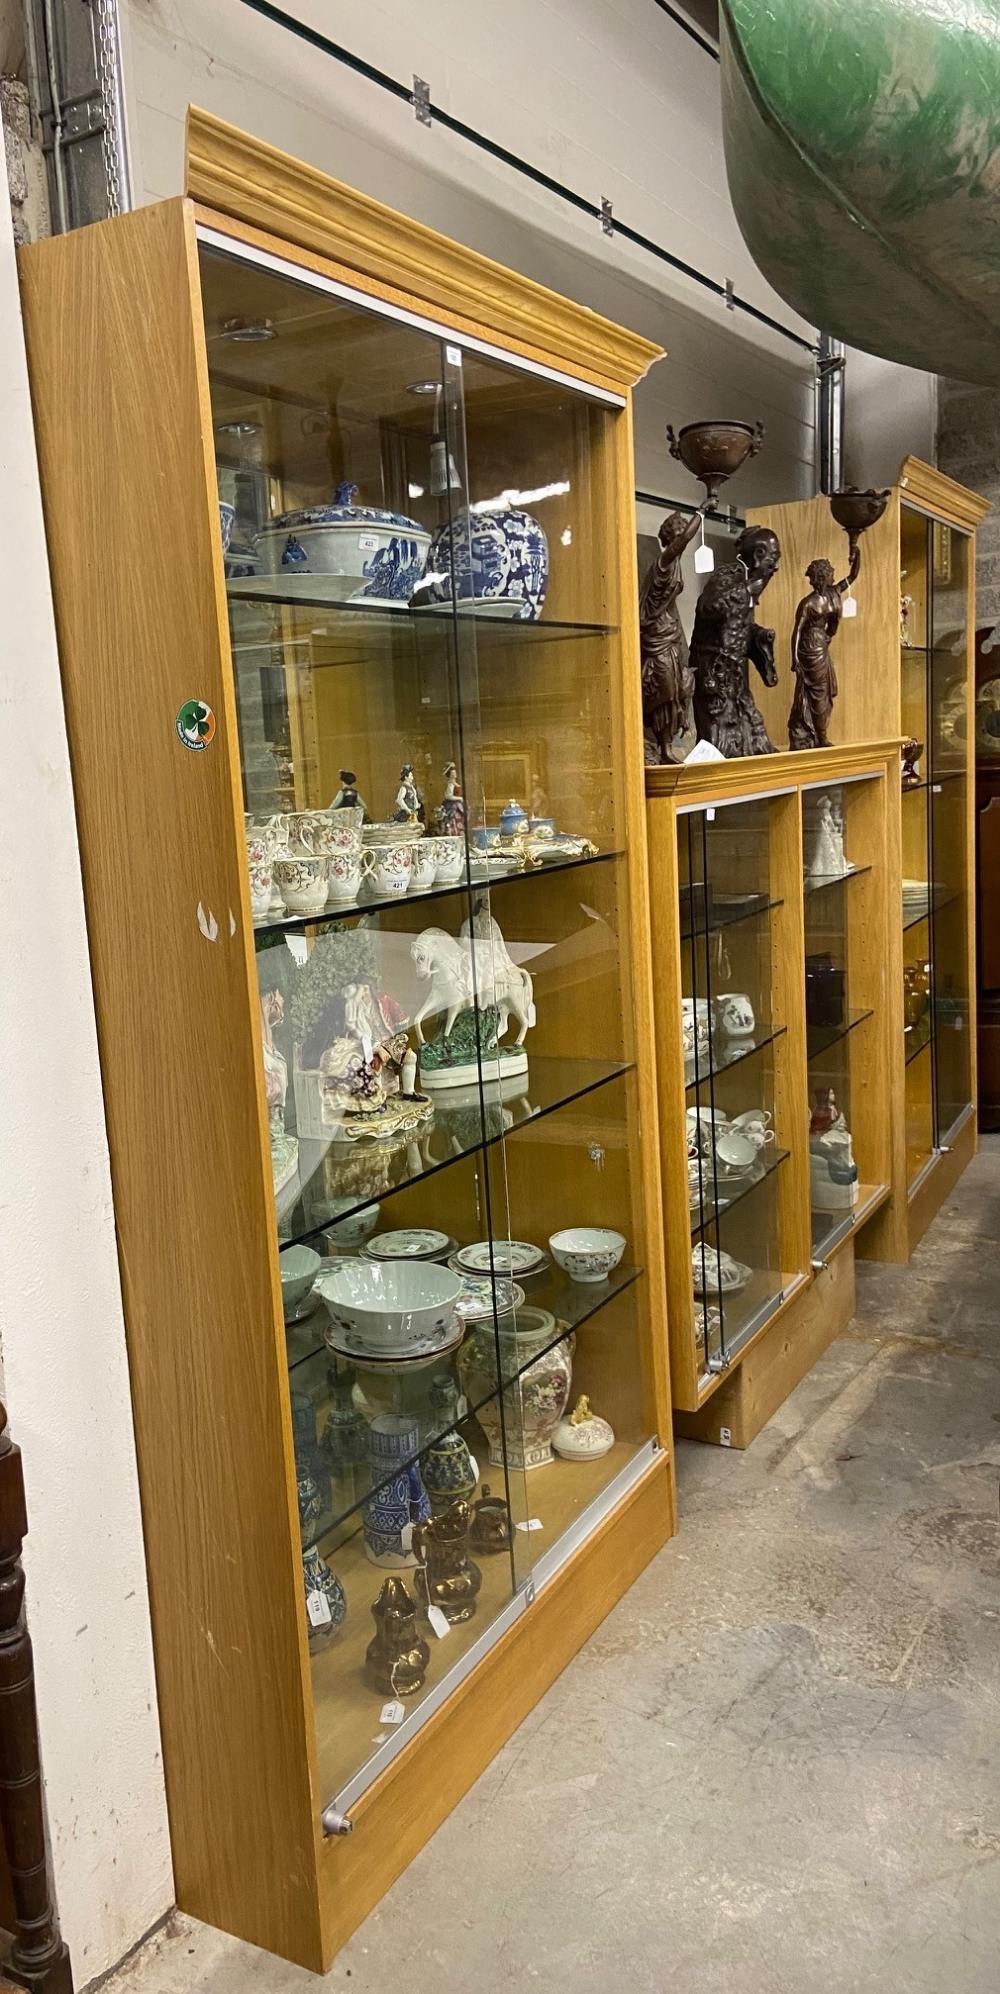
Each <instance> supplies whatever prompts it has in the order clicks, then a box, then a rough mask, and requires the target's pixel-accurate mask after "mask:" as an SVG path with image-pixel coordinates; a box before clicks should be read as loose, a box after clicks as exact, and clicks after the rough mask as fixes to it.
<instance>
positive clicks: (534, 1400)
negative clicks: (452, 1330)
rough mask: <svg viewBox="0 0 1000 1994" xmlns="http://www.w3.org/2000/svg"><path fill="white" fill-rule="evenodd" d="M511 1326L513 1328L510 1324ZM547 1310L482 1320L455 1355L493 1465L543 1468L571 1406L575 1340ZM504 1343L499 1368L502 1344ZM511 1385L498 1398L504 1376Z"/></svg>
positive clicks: (530, 1309) (525, 1309) (523, 1310)
mask: <svg viewBox="0 0 1000 1994" xmlns="http://www.w3.org/2000/svg"><path fill="white" fill-rule="evenodd" d="M508 1324H509V1326H508ZM558 1338H559V1330H558V1327H557V1325H556V1319H555V1317H554V1315H552V1313H551V1311H550V1310H548V1309H542V1308H535V1307H533V1306H528V1307H525V1306H523V1305H522V1307H520V1308H519V1309H518V1310H517V1313H516V1315H514V1316H511V1317H508V1318H506V1319H505V1320H502V1321H501V1324H500V1327H499V1330H497V1329H495V1328H494V1324H493V1323H492V1321H491V1322H488V1323H485V1324H477V1325H476V1326H475V1327H474V1328H472V1329H471V1330H470V1331H469V1333H468V1335H467V1336H466V1339H465V1342H464V1343H463V1344H462V1347H461V1349H460V1351H459V1353H458V1357H457V1359H456V1362H457V1366H458V1375H459V1377H460V1379H461V1381H462V1387H463V1390H464V1392H465V1394H466V1397H467V1398H468V1399H469V1401H470V1403H471V1404H473V1405H475V1406H476V1407H477V1408H478V1410H477V1413H476V1418H477V1419H478V1421H479V1424H480V1426H481V1427H482V1429H483V1432H484V1433H485V1435H486V1438H487V1441H488V1443H489V1450H490V1463H491V1466H493V1467H494V1468H503V1467H504V1465H505V1464H506V1465H508V1466H509V1467H512V1468H517V1469H527V1468H542V1467H544V1466H545V1465H546V1463H547V1462H549V1461H551V1459H552V1435H553V1433H554V1432H555V1430H556V1427H557V1426H558V1424H559V1421H560V1420H561V1418H562V1416H563V1413H564V1412H565V1410H566V1405H567V1402H568V1399H569V1392H570V1385H571V1383H572V1379H573V1338H572V1336H565V1337H563V1338H562V1339H561V1340H555V1339H558ZM498 1343H499V1347H500V1358H499V1371H498V1359H497V1345H498ZM501 1375H502V1377H503V1378H504V1379H510V1380H511V1383H510V1384H509V1385H508V1386H507V1388H506V1390H505V1391H504V1393H503V1417H502V1418H501V1404H500V1397H499V1390H500V1378H501Z"/></svg>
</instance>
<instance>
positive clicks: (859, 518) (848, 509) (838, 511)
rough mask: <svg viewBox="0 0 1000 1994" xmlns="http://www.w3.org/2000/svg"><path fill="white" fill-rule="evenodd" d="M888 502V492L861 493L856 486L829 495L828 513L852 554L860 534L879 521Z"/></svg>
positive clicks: (869, 491)
mask: <svg viewBox="0 0 1000 1994" xmlns="http://www.w3.org/2000/svg"><path fill="white" fill-rule="evenodd" d="M888 502H889V494H888V492H877V491H873V490H868V491H864V492H862V491H859V490H858V487H857V485H847V486H846V487H845V489H844V490H843V491H842V492H832V493H831V495H830V511H831V512H832V514H833V516H834V519H835V520H836V522H837V525H838V526H842V527H843V529H844V532H845V533H846V535H847V541H848V546H849V547H850V550H851V553H852V554H853V552H854V549H855V547H856V546H857V544H858V541H859V540H860V538H861V535H862V533H867V531H868V528H869V527H870V526H874V525H875V524H876V522H877V521H878V520H880V519H881V517H882V514H883V513H884V511H885V509H886V506H887V504H888Z"/></svg>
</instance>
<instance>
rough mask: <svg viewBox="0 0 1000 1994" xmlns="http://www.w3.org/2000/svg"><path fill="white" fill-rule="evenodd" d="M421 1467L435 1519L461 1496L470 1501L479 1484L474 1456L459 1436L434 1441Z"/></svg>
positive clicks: (443, 1436)
mask: <svg viewBox="0 0 1000 1994" xmlns="http://www.w3.org/2000/svg"><path fill="white" fill-rule="evenodd" d="M422 1466H423V1473H424V1487H425V1489H426V1490H427V1493H428V1495H429V1497H430V1501H431V1508H432V1510H433V1511H434V1514H435V1516H436V1515H437V1514H438V1512H439V1511H440V1510H443V1509H448V1508H449V1506H450V1505H451V1503H453V1502H457V1500H458V1498H459V1496H464V1497H465V1498H466V1500H468V1498H469V1497H470V1496H471V1495H472V1493H473V1490H474V1489H475V1487H476V1484H477V1482H478V1480H479V1469H478V1467H477V1466H476V1461H475V1456H474V1455H473V1454H471V1453H470V1452H469V1449H468V1447H467V1446H466V1444H465V1441H464V1440H463V1439H462V1436H461V1434H460V1433H457V1432H452V1433H443V1434H442V1435H441V1438H440V1440H432V1441H431V1444H430V1446H429V1447H428V1449H427V1452H426V1454H425V1455H424V1457H423V1463H422Z"/></svg>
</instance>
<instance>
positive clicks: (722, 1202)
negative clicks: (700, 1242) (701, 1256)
mask: <svg viewBox="0 0 1000 1994" xmlns="http://www.w3.org/2000/svg"><path fill="white" fill-rule="evenodd" d="M788 1156H789V1151H788V1150H787V1149H778V1148H776V1147H775V1146H774V1145H773V1144H772V1145H771V1147H770V1148H768V1149H764V1150H762V1151H761V1154H760V1162H759V1163H758V1164H757V1166H756V1168H755V1170H754V1172H753V1174H752V1176H751V1177H750V1179H749V1180H748V1182H747V1183H745V1184H739V1185H734V1186H733V1192H732V1196H731V1197H728V1198H718V1199H714V1198H713V1199H711V1200H709V1199H705V1200H704V1201H703V1202H702V1203H701V1204H700V1205H697V1206H695V1207H693V1208H692V1212H691V1237H692V1239H697V1238H698V1237H699V1235H700V1234H701V1233H703V1232H705V1231H707V1229H708V1227H709V1226H711V1225H714V1224H715V1222H716V1220H717V1219H718V1218H719V1216H720V1214H721V1213H723V1212H731V1211H733V1210H735V1208H736V1206H737V1205H739V1204H742V1202H743V1199H744V1198H748V1197H749V1196H750V1194H751V1192H752V1191H756V1190H757V1189H758V1187H759V1186H760V1185H761V1184H764V1183H766V1181H767V1179H768V1177H770V1176H771V1174H772V1172H773V1171H775V1170H777V1169H779V1168H780V1166H781V1164H782V1163H785V1162H787V1159H788ZM705 1160H706V1163H707V1165H708V1169H707V1171H705V1172H703V1181H704V1180H705V1178H706V1177H707V1180H708V1183H709V1184H712V1182H713V1179H712V1173H711V1161H710V1159H709V1158H706V1159H705ZM721 1182H722V1180H721V1179H720V1181H719V1184H718V1185H716V1187H715V1188H716V1190H718V1189H720V1188H721Z"/></svg>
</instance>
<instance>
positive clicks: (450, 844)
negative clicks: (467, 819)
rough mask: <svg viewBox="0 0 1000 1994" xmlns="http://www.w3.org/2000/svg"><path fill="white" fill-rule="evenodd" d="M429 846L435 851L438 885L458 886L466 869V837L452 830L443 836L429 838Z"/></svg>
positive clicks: (435, 874) (435, 873)
mask: <svg viewBox="0 0 1000 1994" xmlns="http://www.w3.org/2000/svg"><path fill="white" fill-rule="evenodd" d="M427 843H428V846H429V847H430V848H432V849H433V852H434V878H435V881H436V883H437V885H438V886H457V885H458V882H459V880H460V879H461V877H462V874H463V872H464V871H465V839H464V838H458V837H455V836H453V835H452V834H451V833H450V832H449V833H448V834H447V835H446V836H443V837H439V838H428V840H427Z"/></svg>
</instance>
